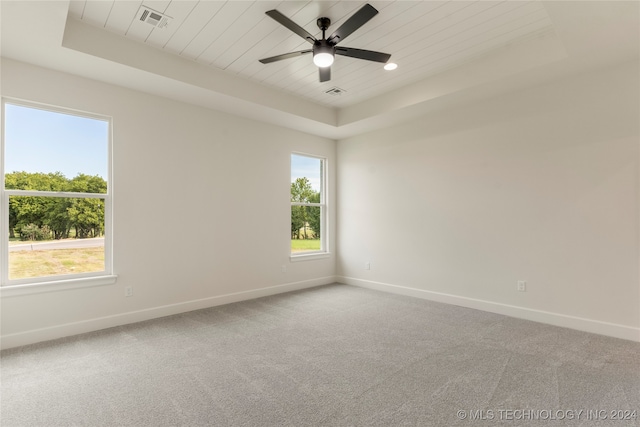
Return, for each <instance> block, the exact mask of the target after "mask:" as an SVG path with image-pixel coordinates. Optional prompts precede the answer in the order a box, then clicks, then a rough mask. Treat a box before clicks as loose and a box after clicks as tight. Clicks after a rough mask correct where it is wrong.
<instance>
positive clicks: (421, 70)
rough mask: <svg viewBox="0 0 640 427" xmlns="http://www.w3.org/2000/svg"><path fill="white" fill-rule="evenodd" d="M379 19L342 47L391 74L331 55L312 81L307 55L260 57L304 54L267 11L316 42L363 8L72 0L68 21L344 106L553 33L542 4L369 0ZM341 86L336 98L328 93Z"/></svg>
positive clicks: (302, 44)
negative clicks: (144, 15) (326, 21)
mask: <svg viewBox="0 0 640 427" xmlns="http://www.w3.org/2000/svg"><path fill="white" fill-rule="evenodd" d="M369 3H370V4H371V5H372V6H374V7H375V8H376V9H378V11H379V12H380V13H379V14H378V15H376V16H375V17H374V18H373V19H372V20H371V21H369V22H368V23H367V24H365V25H364V26H363V27H361V28H360V29H358V30H357V31H356V32H355V33H353V34H352V35H351V36H350V37H349V38H348V40H346V41H345V43H344V44H345V45H346V46H349V47H355V48H360V49H368V50H376V51H381V52H386V53H391V54H392V57H391V62H395V63H397V64H398V66H399V67H398V69H397V70H395V71H385V70H383V67H382V65H383V64H379V63H374V62H369V61H363V60H356V59H353V58H348V57H343V56H340V57H337V58H336V62H335V63H334V66H333V67H332V80H331V81H329V82H325V83H319V82H318V69H317V67H315V66H314V65H313V63H312V58H311V57H310V56H302V57H298V58H295V59H288V60H284V61H281V62H277V63H273V64H267V65H265V64H261V63H259V62H258V60H259V59H260V58H264V57H268V56H273V55H278V54H281V53H287V52H290V51H295V50H301V49H305V48H308V46H309V45H308V44H307V43H306V42H305V41H304V40H302V39H301V38H300V37H299V36H297V35H294V34H292V33H291V32H290V31H288V30H287V29H285V28H283V27H282V26H281V25H279V24H278V23H277V22H275V21H274V20H273V19H271V18H269V17H268V16H266V15H265V11H267V10H270V9H277V10H279V11H280V12H282V13H283V14H285V15H286V16H288V17H290V18H291V19H292V20H293V21H294V22H296V23H298V24H299V25H301V26H302V27H303V28H305V29H306V30H307V31H309V32H310V33H312V34H314V35H320V31H319V30H318V28H317V26H316V19H317V18H318V17H320V16H327V17H329V18H330V19H331V21H332V26H331V28H330V31H331V29H335V28H338V26H339V25H340V24H341V23H342V22H344V21H345V20H346V19H347V18H349V17H350V16H351V15H352V14H353V13H354V12H356V11H357V10H358V9H359V8H360V7H362V6H363V5H364V4H365V2H360V1H358V2H355V1H321V2H318V1H226V2H225V1H182V0H180V1H175V0H174V1H168V0H166V1H144V2H143V1H95V0H90V1H71V2H70V6H69V15H70V17H71V18H73V19H77V20H80V21H82V22H84V23H86V24H89V25H92V26H95V27H99V28H103V29H105V30H107V31H109V32H112V33H115V34H118V35H121V36H124V37H126V38H128V39H131V40H135V41H137V42H140V43H143V44H145V45H147V46H149V47H153V48H156V49H160V50H162V51H164V52H167V53H169V54H172V55H178V56H180V57H182V58H186V59H189V60H192V61H195V62H197V63H199V64H203V65H205V66H209V67H214V68H216V69H220V70H224V71H225V72H227V73H230V74H232V75H236V76H239V77H241V78H244V79H248V80H251V81H254V82H257V83H259V84H261V85H266V86H269V87H271V88H276V89H277V90H279V91H282V92H284V93H288V94H292V95H295V96H298V97H302V98H304V99H307V100H310V101H312V102H315V103H318V104H321V105H326V106H330V107H344V106H348V105H353V104H354V103H358V102H362V101H363V100H366V99H369V98H372V97H374V96H378V95H380V94H383V93H386V92H389V91H393V90H394V89H396V88H399V87H401V86H403V85H406V84H408V83H411V82H415V81H419V80H422V79H424V78H426V77H428V76H431V75H434V74H437V73H439V72H442V71H444V70H447V69H450V68H453V67H456V66H460V65H462V64H464V63H466V62H469V61H472V60H474V59H476V58H478V57H480V56H482V55H483V54H486V53H488V52H491V51H494V50H496V49H499V48H502V47H505V46H507V45H510V44H513V43H516V42H518V41H521V40H523V39H526V38H531V37H535V36H538V35H540V34H541V33H544V32H548V31H550V30H552V23H551V19H550V17H549V14H548V13H547V11H546V10H545V8H544V6H543V4H542V3H541V2H539V1H511V2H507V1H502V2H498V1H475V2H473V1H395V2H391V1H371V2H369ZM143 5H144V6H146V7H148V8H151V9H153V10H155V11H158V12H161V13H163V14H165V15H167V16H169V17H171V18H172V19H171V21H170V23H169V24H168V25H167V26H166V27H165V28H162V29H160V28H156V27H154V26H152V25H151V24H149V23H146V22H143V21H141V20H140V19H138V18H137V13H138V10H139V9H140V7H141V6H143ZM334 87H338V88H340V89H341V90H342V92H341V94H340V95H337V96H336V95H335V94H334V95H332V94H328V93H326V92H327V91H329V90H330V89H332V88H334Z"/></svg>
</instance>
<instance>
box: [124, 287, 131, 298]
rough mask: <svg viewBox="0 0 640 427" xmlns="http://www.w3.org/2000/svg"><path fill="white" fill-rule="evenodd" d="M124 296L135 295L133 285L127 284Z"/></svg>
mask: <svg viewBox="0 0 640 427" xmlns="http://www.w3.org/2000/svg"><path fill="white" fill-rule="evenodd" d="M124 296H125V297H132V296H133V287H131V286H127V287H126V288H124Z"/></svg>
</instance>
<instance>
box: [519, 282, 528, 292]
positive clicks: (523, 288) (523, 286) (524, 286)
mask: <svg viewBox="0 0 640 427" xmlns="http://www.w3.org/2000/svg"><path fill="white" fill-rule="evenodd" d="M517 289H518V291H519V292H527V282H525V281H524V280H518V288H517Z"/></svg>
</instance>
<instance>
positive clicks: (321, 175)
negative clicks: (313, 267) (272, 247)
mask: <svg viewBox="0 0 640 427" xmlns="http://www.w3.org/2000/svg"><path fill="white" fill-rule="evenodd" d="M325 167H326V160H325V159H323V158H319V157H312V156H307V155H302V154H292V155H291V255H292V256H298V255H309V254H314V253H322V252H327V249H326V237H325V236H326V228H327V227H326V194H325V193H326V191H325V187H326V183H325V176H326V173H325Z"/></svg>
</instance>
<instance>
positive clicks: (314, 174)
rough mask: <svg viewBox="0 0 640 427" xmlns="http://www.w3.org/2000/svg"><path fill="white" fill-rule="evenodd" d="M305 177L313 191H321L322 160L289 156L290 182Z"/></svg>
mask: <svg viewBox="0 0 640 427" xmlns="http://www.w3.org/2000/svg"><path fill="white" fill-rule="evenodd" d="M304 177H306V178H307V179H308V180H309V183H310V184H311V188H313V191H316V192H318V193H319V192H320V190H321V189H322V160H321V159H316V158H313V157H307V156H299V155H296V154H292V155H291V182H295V180H296V179H298V178H304Z"/></svg>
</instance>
